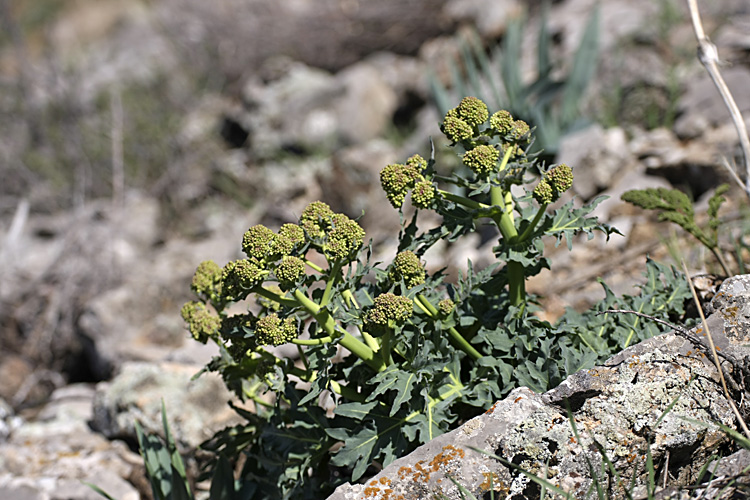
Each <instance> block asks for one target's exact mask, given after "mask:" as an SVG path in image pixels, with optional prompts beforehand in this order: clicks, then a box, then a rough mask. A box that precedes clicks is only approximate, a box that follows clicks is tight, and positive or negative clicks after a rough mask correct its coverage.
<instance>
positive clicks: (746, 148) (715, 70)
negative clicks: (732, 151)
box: [687, 0, 750, 198]
mask: <svg viewBox="0 0 750 500" xmlns="http://www.w3.org/2000/svg"><path fill="white" fill-rule="evenodd" d="M687 3H688V8H689V9H690V18H691V20H692V22H693V31H695V37H696V38H697V39H698V60H699V61H700V62H701V64H703V66H704V67H705V68H706V71H707V72H708V75H709V76H710V77H711V80H712V81H713V82H714V85H716V88H717V89H718V90H719V93H720V94H721V98H722V99H723V100H724V104H726V106H727V109H729V114H731V115H732V121H733V122H734V126H735V128H736V129H737V135H738V136H739V138H740V147H741V148H742V154H743V156H744V157H745V184H744V185H743V183H742V182H741V181H739V178H738V176H737V175H734V176H733V177H734V179H735V180H736V181H738V183H739V185H740V187H741V188H742V189H743V190H744V191H745V194H746V195H747V196H748V197H749V198H750V137H749V136H748V134H747V127H746V126H745V120H744V119H743V118H742V113H740V108H738V107H737V103H736V102H735V101H734V97H732V93H731V92H730V91H729V87H727V84H726V83H725V82H724V79H723V78H722V76H721V73H720V72H719V51H718V50H717V48H716V45H714V44H713V43H712V42H711V40H709V38H708V37H707V36H706V33H705V31H704V30H703V23H702V21H701V17H700V13H699V12H698V2H697V0H687Z"/></svg>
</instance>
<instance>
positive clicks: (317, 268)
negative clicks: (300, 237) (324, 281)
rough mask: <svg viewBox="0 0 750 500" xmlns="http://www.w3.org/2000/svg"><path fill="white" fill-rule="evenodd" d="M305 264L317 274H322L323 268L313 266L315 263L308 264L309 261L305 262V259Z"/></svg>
mask: <svg viewBox="0 0 750 500" xmlns="http://www.w3.org/2000/svg"><path fill="white" fill-rule="evenodd" d="M305 264H307V265H308V266H310V267H312V268H313V270H315V271H317V272H319V273H322V272H323V268H322V267H320V266H319V265H317V264H315V263H313V262H310V261H309V260H307V259H305Z"/></svg>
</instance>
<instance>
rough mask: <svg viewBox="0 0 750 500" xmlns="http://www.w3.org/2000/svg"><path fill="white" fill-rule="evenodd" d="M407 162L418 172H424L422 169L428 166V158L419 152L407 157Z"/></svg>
mask: <svg viewBox="0 0 750 500" xmlns="http://www.w3.org/2000/svg"><path fill="white" fill-rule="evenodd" d="M406 164H407V165H411V166H413V167H414V168H415V169H416V171H417V173H422V171H423V170H424V169H426V168H427V160H425V159H424V158H422V157H421V156H420V155H417V154H414V155H411V156H410V157H409V158H407V160H406Z"/></svg>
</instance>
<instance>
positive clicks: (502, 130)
mask: <svg viewBox="0 0 750 500" xmlns="http://www.w3.org/2000/svg"><path fill="white" fill-rule="evenodd" d="M513 126H514V120H513V116H511V114H510V112H509V111H506V110H504V109H501V110H500V111H498V112H496V113H494V114H493V115H492V116H491V117H490V127H491V128H492V130H493V131H494V132H495V133H497V134H498V135H501V136H506V135H508V134H509V133H510V132H511V131H512V130H513Z"/></svg>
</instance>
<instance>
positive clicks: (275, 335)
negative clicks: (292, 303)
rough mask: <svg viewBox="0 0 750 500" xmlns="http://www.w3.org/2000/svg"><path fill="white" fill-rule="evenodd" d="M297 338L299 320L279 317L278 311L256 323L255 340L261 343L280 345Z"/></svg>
mask: <svg viewBox="0 0 750 500" xmlns="http://www.w3.org/2000/svg"><path fill="white" fill-rule="evenodd" d="M296 338H297V321H296V320H295V319H294V318H292V317H288V318H284V319H283V320H282V319H281V318H279V316H278V315H277V314H276V313H271V314H269V315H267V316H263V317H262V318H259V319H258V321H257V322H256V323H255V340H256V342H258V344H259V345H274V346H279V345H282V344H286V343H288V342H291V341H292V340H294V339H296Z"/></svg>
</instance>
